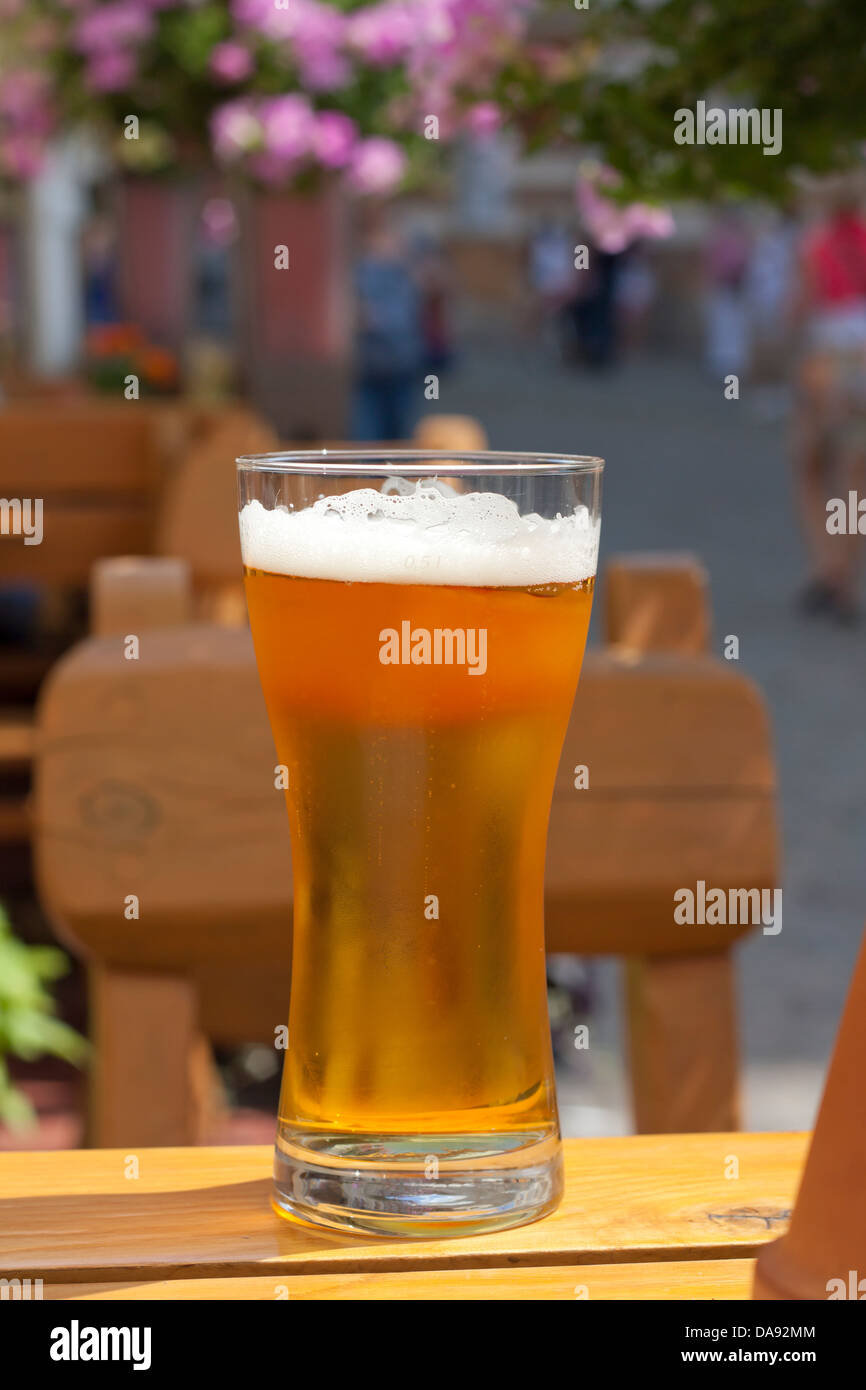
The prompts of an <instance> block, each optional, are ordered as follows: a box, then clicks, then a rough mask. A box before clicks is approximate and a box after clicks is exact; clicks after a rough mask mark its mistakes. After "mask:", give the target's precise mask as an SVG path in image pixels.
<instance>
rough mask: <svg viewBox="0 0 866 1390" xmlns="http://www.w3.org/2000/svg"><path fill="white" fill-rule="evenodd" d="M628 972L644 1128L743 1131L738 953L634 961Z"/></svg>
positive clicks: (636, 1100)
mask: <svg viewBox="0 0 866 1390" xmlns="http://www.w3.org/2000/svg"><path fill="white" fill-rule="evenodd" d="M624 969H625V976H626V1014H627V1017H628V1059H629V1076H630V1079H631V1089H632V1098H633V1106H634V1121H635V1127H636V1128H637V1130H638V1131H639V1132H640V1133H642V1134H679V1133H681V1132H683V1131H686V1130H688V1131H692V1130H706V1131H708V1132H719V1131H726V1130H732V1129H737V1128H739V1124H740V1106H739V1076H738V1071H739V1068H738V1057H739V1048H738V1045H737V1019H736V980H735V968H734V960H733V952H731V951H717V952H715V953H714V954H712V955H708V954H704V955H694V956H654V957H647V956H643V957H641V956H635V957H632V958H631V959H629V960H627V961H626V962H625V966H624Z"/></svg>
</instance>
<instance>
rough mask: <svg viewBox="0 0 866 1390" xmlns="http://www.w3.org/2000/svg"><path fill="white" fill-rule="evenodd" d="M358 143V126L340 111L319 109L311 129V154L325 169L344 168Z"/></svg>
mask: <svg viewBox="0 0 866 1390" xmlns="http://www.w3.org/2000/svg"><path fill="white" fill-rule="evenodd" d="M357 143H358V127H357V126H356V124H355V122H354V121H353V120H352V119H351V117H349V116H344V115H343V113H342V111H320V112H319V113H318V114H317V116H316V125H315V129H314V131H313V154H314V155H315V157H316V159H317V160H318V162H319V163H320V164H321V165H323V166H324V168H326V169H344V168H345V167H346V165H347V164H348V163H349V160H350V159H351V157H352V154H353V151H354V149H355V146H356V145H357Z"/></svg>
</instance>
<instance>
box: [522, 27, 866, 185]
mask: <svg viewBox="0 0 866 1390" xmlns="http://www.w3.org/2000/svg"><path fill="white" fill-rule="evenodd" d="M563 8H564V7H563V0H551V3H550V5H549V9H550V11H551V14H552V15H556V16H558V18H557V22H556V30H555V32H556V35H557V41H556V46H557V47H558V48H559V50H560V62H559V65H558V66H559V71H557V72H556V73H555V74H554V75H553V76H552V77H551V76H550V75H549V74H548V75H544V76H542V75H541V74H540V72H539V68H538V65H537V63H536V62H535V61H534V58H533V51H532V46H531V45H530V46H529V47H528V49H527V52H526V53H525V54H524V55H521V58H520V59H519V60H518V61H517V62H516V63H515V64H514V65H513V66H512V67H511V68H510V69H509V70H508V71H506V72H504V73H503V74H502V76H501V79H500V93H501V94H502V95H503V97H504V99H505V101H506V104H507V105H508V106H509V108H510V109H511V111H512V112H513V113H514V116H515V118H516V119H517V120H518V121H519V122H520V123H521V124H522V126H523V127H524V129H525V130H526V132H527V135H528V138H529V141H530V144H531V146H533V147H535V148H541V147H543V146H549V145H551V144H557V143H564V142H566V141H570V140H578V141H579V142H580V143H581V144H583V145H584V146H591V147H593V148H594V149H595V150H596V151H597V152H598V154H599V155H600V156H601V157H602V158H603V159H605V160H607V162H608V163H610V164H612V165H613V166H614V167H615V168H616V169H618V170H619V172H620V173H621V174H622V175H623V177H624V184H623V186H622V190H621V192H622V195H623V196H624V197H632V196H637V195H646V194H655V195H661V196H689V195H695V196H710V197H712V196H716V195H719V194H724V193H750V194H765V195H767V196H770V197H778V196H784V195H785V193H786V192H787V191H788V190H789V187H790V184H789V180H790V175H791V173H792V172H793V171H795V170H809V171H811V172H813V173H823V172H827V171H830V170H834V169H842V168H848V167H850V166H851V165H852V164H855V163H856V162H857V161H858V160H862V153H863V151H862V144H863V142H864V140H866V106H864V103H863V102H862V101H861V100H860V99H859V97H860V93H861V92H862V86H863V70H864V55H866V4H864V3H863V0H794V3H791V0H655V3H647V0H617V3H611V2H610V0H607V3H605V0H591V3H590V5H589V8H588V9H587V10H575V11H574V12H573V14H572V15H571V16H570V18H569V19H568V20H567V21H566V20H565V19H564V17H563ZM542 33H543V30H542ZM699 99H703V100H706V101H708V102H709V103H710V104H711V105H717V106H722V107H725V108H727V107H729V106H746V107H757V108H758V109H762V108H767V109H769V110H771V111H772V110H775V109H780V110H781V112H782V132H783V139H782V149H781V152H780V153H779V154H778V155H765V154H764V153H763V151H762V149H761V148H760V147H759V146H755V145H712V146H698V145H677V144H676V143H675V142H674V139H673V130H674V113H675V111H676V110H677V109H678V108H680V107H686V108H689V109H692V110H693V109H694V107H695V103H696V102H697V101H698V100H699Z"/></svg>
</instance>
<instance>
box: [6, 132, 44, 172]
mask: <svg viewBox="0 0 866 1390" xmlns="http://www.w3.org/2000/svg"><path fill="white" fill-rule="evenodd" d="M44 159H45V147H44V145H43V143H42V141H41V140H40V139H39V138H38V137H37V136H34V135H27V134H24V133H16V134H12V135H7V136H6V137H5V138H3V139H0V169H2V170H3V171H4V172H5V173H6V174H7V175H8V176H9V177H10V178H13V179H32V178H34V177H35V176H36V174H38V173H39V171H40V169H41V168H42V165H43V163H44Z"/></svg>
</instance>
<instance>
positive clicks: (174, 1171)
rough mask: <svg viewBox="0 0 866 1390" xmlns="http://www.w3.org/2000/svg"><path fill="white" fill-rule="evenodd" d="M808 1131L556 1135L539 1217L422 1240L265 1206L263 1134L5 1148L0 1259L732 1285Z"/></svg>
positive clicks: (9, 1268) (275, 1294)
mask: <svg viewBox="0 0 866 1390" xmlns="http://www.w3.org/2000/svg"><path fill="white" fill-rule="evenodd" d="M807 1137H808V1136H806V1135H799V1134H693V1135H641V1136H637V1137H631V1138H627V1139H572V1140H569V1141H567V1143H566V1146H565V1151H566V1173H567V1179H566V1195H565V1198H564V1200H563V1202H562V1204H561V1206H560V1208H559V1210H558V1211H556V1212H555V1213H554V1214H553V1215H552V1216H550V1217H548V1218H547V1219H546V1220H545V1221H540V1222H537V1223H535V1224H534V1225H531V1226H522V1227H520V1228H518V1229H517V1230H513V1231H502V1232H497V1233H494V1234H491V1235H486V1236H475V1237H473V1238H469V1239H460V1240H435V1241H390V1240H385V1239H381V1238H380V1239H376V1238H372V1237H371V1238H367V1237H344V1236H340V1235H337V1234H331V1233H328V1232H319V1231H315V1230H313V1229H311V1228H308V1227H304V1226H301V1225H297V1226H294V1225H292V1224H291V1223H289V1222H286V1221H282V1220H280V1219H279V1218H278V1217H276V1216H275V1215H274V1214H273V1212H272V1211H271V1209H270V1206H269V1200H268V1199H269V1188H270V1168H271V1150H270V1149H269V1148H263V1147H259V1146H256V1147H244V1148H240V1147H237V1148H218V1149H207V1148H198V1149H196V1148H185V1149H141V1150H140V1151H139V1152H138V1153H137V1154H130V1153H128V1152H124V1151H123V1150H120V1149H117V1150H111V1149H103V1150H76V1151H72V1152H50V1153H4V1154H0V1276H5V1277H6V1278H14V1277H18V1278H21V1279H24V1278H28V1277H29V1278H31V1279H36V1278H40V1279H42V1280H43V1281H44V1287H43V1294H44V1297H45V1298H46V1299H49V1298H50V1299H227V1298H230V1299H279V1298H291V1299H502V1298H508V1299H571V1300H573V1299H575V1298H595V1299H705V1298H714V1299H736V1298H748V1297H749V1295H750V1289H751V1277H752V1266H753V1257H754V1255H755V1252H756V1250H757V1248H758V1246H760V1245H761V1244H762V1243H764V1242H765V1241H768V1240H772V1239H774V1238H775V1237H776V1236H778V1235H781V1234H782V1232H783V1231H784V1229H785V1226H786V1223H787V1219H788V1216H789V1214H790V1210H791V1207H792V1205H793V1200H794V1196H795V1192H796V1187H797V1182H798V1179H799V1175H800V1171H801V1168H802V1165H803V1161H804V1158H805V1149H806V1143H807ZM136 1168H137V1176H135V1173H136Z"/></svg>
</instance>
